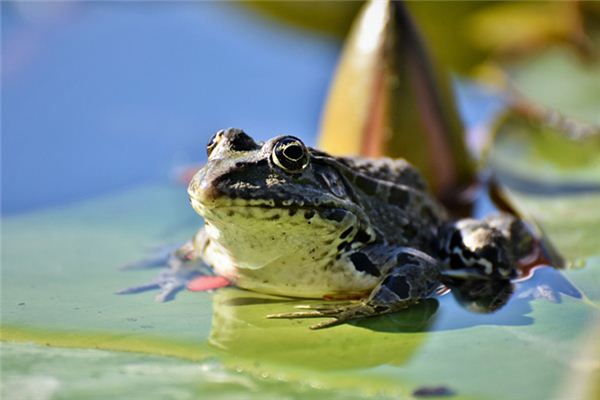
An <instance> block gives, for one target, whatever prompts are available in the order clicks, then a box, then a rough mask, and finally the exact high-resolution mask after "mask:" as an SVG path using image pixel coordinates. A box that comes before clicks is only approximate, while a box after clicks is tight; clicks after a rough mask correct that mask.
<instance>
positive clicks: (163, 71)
mask: <svg viewBox="0 0 600 400" xmlns="http://www.w3.org/2000/svg"><path fill="white" fill-rule="evenodd" d="M2 19H3V20H2V22H3V26H2V30H3V31H2V33H3V35H2V36H3V37H2V46H3V47H2V56H3V57H2V67H3V68H2V70H3V71H2V73H3V75H2V100H3V121H2V135H3V137H2V140H3V143H2V144H3V146H2V214H3V218H2V295H1V296H2V340H3V341H4V342H3V344H2V354H1V355H2V373H3V378H2V379H3V388H2V390H3V392H2V395H3V398H81V397H86V398H96V397H97V398H102V397H106V396H111V395H114V394H115V393H118V394H120V395H123V396H125V395H126V396H127V397H128V398H142V397H143V398H144V399H148V398H164V397H165V396H172V397H180V398H192V397H197V396H199V395H210V396H211V397H215V398H219V397H222V398H231V397H238V398H247V397H250V398H260V399H263V398H270V397H272V398H282V397H283V398H303V397H307V398H309V397H310V398H313V397H314V396H322V397H327V398H336V397H339V398H353V397H363V396H367V397H374V398H388V397H389V398H399V397H400V398H406V397H409V396H411V394H412V393H427V392H428V390H430V391H435V390H438V393H444V394H447V395H452V396H453V398H465V399H467V398H489V399H519V398H523V399H532V398H568V397H569V396H570V394H571V393H572V392H570V390H571V388H572V386H573V385H572V382H575V381H577V380H578V379H579V380H581V379H584V380H585V379H586V376H588V375H590V374H594V373H597V370H598V366H597V359H598V358H595V356H593V354H595V353H594V351H598V346H597V345H596V343H595V342H594V340H593V338H594V336H593V335H595V334H596V333H597V332H599V331H598V326H600V325H599V324H598V321H600V312H599V311H598V310H599V308H600V306H599V304H600V274H598V271H599V269H600V257H598V256H597V252H595V251H593V248H594V246H593V244H591V243H590V239H589V238H590V234H591V233H594V232H598V230H597V229H598V225H599V224H598V221H597V220H596V219H595V218H594V215H598V214H592V215H591V217H590V214H589V213H586V211H585V210H589V209H590V205H593V204H596V201H597V200H598V194H597V193H592V194H587V195H585V196H579V197H577V198H573V197H568V198H563V197H561V198H560V199H559V200H557V202H554V203H549V201H551V200H552V199H548V198H547V197H543V198H540V197H536V196H534V195H532V194H528V193H518V192H515V193H513V195H514V196H516V197H519V196H520V197H519V199H520V201H521V203H520V204H523V205H524V207H525V208H526V209H527V210H528V211H529V212H530V213H531V214H532V215H534V216H535V217H536V219H538V220H542V221H543V222H546V221H548V224H547V225H545V226H549V227H550V228H551V232H550V233H551V234H553V235H555V232H558V233H561V232H565V230H566V229H572V228H568V227H569V226H570V225H569V223H570V222H572V221H574V222H575V223H576V226H577V229H578V230H577V231H576V234H577V238H573V237H572V236H570V237H566V236H564V237H561V236H560V235H558V237H559V243H558V244H559V247H561V249H562V248H565V249H567V250H570V251H571V252H572V253H570V254H576V255H577V256H578V257H579V260H580V263H583V264H585V268H580V269H572V270H568V271H564V272H563V271H557V270H555V269H552V268H549V267H545V268H541V269H538V270H537V271H536V273H535V274H534V276H533V278H532V279H530V280H527V281H524V282H521V283H519V284H518V287H517V290H516V294H515V295H514V296H512V297H511V299H510V300H509V302H508V304H507V305H506V306H505V307H503V308H502V309H501V310H500V311H499V312H496V313H493V314H475V313H471V312H469V311H466V310H464V309H463V308H462V307H461V306H460V305H459V304H458V303H457V302H456V301H455V300H454V298H453V297H452V296H451V295H448V294H447V295H444V296H440V297H438V298H436V299H431V300H428V301H426V302H423V303H422V304H420V305H419V306H416V307H412V308H410V309H409V310H406V311H404V312H401V313H396V314H393V315H388V316H384V317H381V318H374V319H371V320H365V321H359V322H356V323H351V324H347V325H343V326H339V327H336V328H333V329H328V330H323V331H311V330H309V329H308V326H309V325H310V324H312V323H314V321H304V320H294V321H284V320H267V319H265V318H264V316H265V315H266V314H270V313H278V312H287V311H291V310H292V308H293V306H294V305H295V304H297V302H298V301H297V300H290V299H285V298H277V297H273V296H266V295H260V294H256V293H250V292H246V291H243V290H239V289H235V288H227V289H223V290H219V291H216V292H215V293H192V292H182V293H179V295H178V296H177V298H176V300H175V301H172V302H169V303H165V304H157V303H155V302H154V301H153V296H154V294H153V293H144V294H140V295H136V296H115V295H114V294H113V293H114V292H115V291H116V290H119V289H121V288H123V287H126V286H131V285H135V284H139V283H141V282H144V280H149V279H151V278H152V276H153V275H154V274H155V271H141V272H135V273H132V272H123V271H118V270H117V268H118V267H119V266H120V265H123V264H125V263H127V262H129V261H132V260H136V259H139V258H140V257H141V256H143V255H144V254H147V253H148V251H149V248H152V247H153V246H161V245H164V244H176V243H180V242H182V241H184V240H186V239H187V238H189V237H190V236H191V235H192V234H193V233H194V231H195V230H196V229H197V227H198V225H199V224H200V223H201V221H200V219H199V218H198V217H197V216H196V215H195V213H194V212H193V211H192V210H191V208H190V207H189V206H188V204H187V198H186V193H185V189H184V187H182V186H181V185H180V184H178V183H176V182H174V180H173V179H172V176H173V174H174V172H175V171H177V168H178V167H180V166H182V165H186V164H189V163H197V162H202V161H203V159H204V149H203V147H204V144H205V143H206V141H207V140H208V137H209V136H210V135H212V133H213V132H214V131H216V130H217V129H220V128H223V127H228V126H236V127H242V128H244V129H245V130H246V131H247V132H249V133H251V134H252V135H253V136H254V137H255V138H257V139H266V138H268V137H271V136H273V135H274V134H277V133H282V132H285V133H291V134H294V135H297V136H299V137H301V138H302V139H303V140H306V142H307V143H309V144H314V142H315V139H316V136H315V134H316V131H317V129H318V121H319V112H320V109H321V106H322V104H323V101H324V96H325V93H326V89H327V86H328V83H329V80H330V79H331V75H332V73H333V68H334V66H335V61H336V58H337V55H338V52H339V46H340V43H339V42H337V41H335V40H333V39H328V38H324V37H320V36H313V35H312V34H310V33H307V32H303V31H295V30H290V29H285V28H283V27H282V26H280V25H278V24H276V23H273V22H271V21H267V20H264V19H260V18H258V17H256V16H254V15H253V14H249V13H248V12H247V11H246V10H245V9H244V8H240V7H237V6H234V5H231V4H219V3H187V2H186V3H183V2H182V3H168V4H167V3H153V2H129V3H112V2H111V3H97V2H85V3H84V2H77V3H70V2H69V3H29V2H19V3H6V2H3V3H2ZM458 93H459V100H461V103H462V104H463V115H464V118H465V120H466V122H467V124H468V125H470V126H477V125H480V124H485V123H486V121H487V120H488V118H486V116H489V115H490V114H491V113H493V112H494V111H496V110H497V109H498V107H499V103H498V101H497V100H495V99H494V98H492V97H489V96H488V95H487V94H485V93H484V92H481V91H478V90H477V89H474V88H473V87H472V86H469V85H466V84H462V85H460V86H459V89H458ZM517 139H518V138H517ZM517 139H515V140H517ZM513 144H514V141H513V142H510V141H509V143H506V146H505V147H510V146H512V145H513ZM499 148H503V147H501V146H500V147H499ZM543 201H546V202H548V203H543ZM527 207H529V208H527ZM552 207H554V208H552ZM491 208H492V204H491V203H490V201H489V199H485V198H484V199H482V201H481V202H480V203H479V204H478V208H477V211H476V212H477V214H478V215H484V214H486V213H487V212H488V211H489V210H490V209H491ZM565 209H567V210H575V211H574V212H569V213H566V214H565V211H564V210H565ZM536 210H537V213H538V214H536ZM540 210H541V211H540ZM544 210H548V211H546V212H544ZM561 212H562V213H563V214H561ZM567 216H568V218H567ZM544 218H546V219H544ZM553 218H554V219H553ZM581 227H583V228H584V229H583V230H582V229H580V228H581ZM586 229H587V231H586ZM553 237H554V236H553ZM577 240H579V242H577ZM578 245H579V246H580V247H577V246H578ZM44 345H46V346H48V345H49V346H50V347H46V346H44ZM594 363H596V364H594ZM590 365H591V367H590Z"/></svg>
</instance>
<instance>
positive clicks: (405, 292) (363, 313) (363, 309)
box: [267, 248, 440, 329]
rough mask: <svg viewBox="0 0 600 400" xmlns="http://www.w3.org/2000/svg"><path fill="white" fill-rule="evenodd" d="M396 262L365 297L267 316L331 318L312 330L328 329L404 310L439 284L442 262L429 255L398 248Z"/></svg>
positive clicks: (427, 295)
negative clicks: (440, 263)
mask: <svg viewBox="0 0 600 400" xmlns="http://www.w3.org/2000/svg"><path fill="white" fill-rule="evenodd" d="M396 252H397V255H396V257H395V259H394V262H395V265H394V267H392V268H391V269H390V270H389V272H388V273H387V274H386V275H385V276H384V277H383V278H382V280H381V282H380V283H379V284H378V285H377V286H376V287H375V288H374V289H373V291H372V292H371V294H370V295H369V297H368V298H367V299H365V300H362V301H359V302H352V303H342V304H340V303H335V304H321V305H317V306H312V305H300V306H297V308H301V309H303V311H296V312H290V313H280V314H270V315H267V318H288V319H295V318H332V319H330V320H328V321H324V322H321V323H319V324H316V325H313V326H311V327H310V328H311V329H322V328H329V327H331V326H335V325H339V324H343V323H346V322H349V321H351V320H356V319H361V318H366V317H373V316H377V315H383V314H388V313H392V312H396V311H400V310H403V309H405V308H407V307H409V306H410V305H412V304H415V303H418V302H419V300H422V299H425V298H427V297H430V296H431V295H433V294H434V293H435V291H436V290H437V288H438V287H439V286H440V281H439V277H440V265H439V263H438V262H437V261H436V260H435V259H433V258H432V257H430V256H428V255H427V254H425V253H423V252H420V251H417V250H414V249H409V248H399V249H396Z"/></svg>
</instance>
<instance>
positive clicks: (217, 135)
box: [206, 130, 223, 157]
mask: <svg viewBox="0 0 600 400" xmlns="http://www.w3.org/2000/svg"><path fill="white" fill-rule="evenodd" d="M222 136H223V131H222V130H221V131H219V132H217V133H215V134H214V135H212V137H211V138H210V140H209V141H208V144H207V145H206V155H208V156H209V157H210V153H212V151H213V150H214V148H215V147H217V144H219V142H220V141H221V137H222Z"/></svg>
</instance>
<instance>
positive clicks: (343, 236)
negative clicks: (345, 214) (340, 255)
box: [340, 227, 352, 239]
mask: <svg viewBox="0 0 600 400" xmlns="http://www.w3.org/2000/svg"><path fill="white" fill-rule="evenodd" d="M351 232H352V227H350V228H348V229H346V230H345V231H344V232H342V234H341V235H340V239H344V238H345V237H346V236H348V235H349V234H350V233H351Z"/></svg>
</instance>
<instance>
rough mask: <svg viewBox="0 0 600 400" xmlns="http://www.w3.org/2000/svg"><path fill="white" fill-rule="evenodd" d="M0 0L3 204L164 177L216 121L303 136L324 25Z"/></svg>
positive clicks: (148, 6)
mask: <svg viewBox="0 0 600 400" xmlns="http://www.w3.org/2000/svg"><path fill="white" fill-rule="evenodd" d="M1 4H2V213H3V214H4V215H6V214H14V213H21V212H25V211H28V210H33V209H38V208H42V207H50V206H56V205H59V204H62V203H66V202H72V201H76V200H80V199H85V198H88V197H94V196H97V195H100V194H104V193H108V192H111V191H115V190H120V189H121V188H123V187H126V186H131V185H136V184H139V183H144V182H149V181H153V180H160V179H163V180H164V179H167V177H168V175H169V173H170V172H172V170H173V168H174V167H177V166H179V165H181V164H185V163H190V162H201V161H202V160H203V159H204V157H205V156H204V145H205V143H206V141H207V139H208V137H209V136H210V135H211V134H212V133H213V132H214V131H216V130H218V129H220V128H223V127H229V126H235V127H241V128H244V129H245V130H246V131H247V132H249V133H251V134H252V135H253V136H255V137H256V138H258V139H264V138H268V137H271V136H273V135H274V134H277V133H284V132H285V133H293V134H294V135H297V136H300V137H302V138H303V139H305V140H307V142H309V143H314V140H315V134H316V130H317V127H318V121H319V113H320V110H321V107H322V104H323V102H324V99H325V95H326V91H327V87H328V84H329V81H330V79H331V76H332V74H333V71H334V67H335V62H336V59H337V55H338V52H339V46H340V43H339V42H337V41H335V40H333V39H331V38H327V37H322V36H316V35H314V34H311V33H310V32H307V31H302V30H294V29H291V28H288V27H283V26H282V25H279V24H278V23H276V22H273V21H271V20H267V19H264V18H262V17H260V16H257V15H256V14H254V13H252V12H249V11H248V10H247V9H246V8H245V7H240V6H236V5H233V4H223V3H216V2H215V3H213V2H210V3H206V2H203V3H183V2H181V3H155V2H127V3H117V2H107V3H100V2H49V3H45V2H11V3H7V2H2V3H1Z"/></svg>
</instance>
